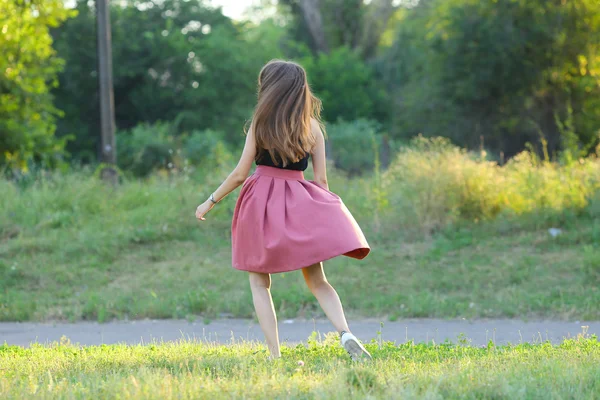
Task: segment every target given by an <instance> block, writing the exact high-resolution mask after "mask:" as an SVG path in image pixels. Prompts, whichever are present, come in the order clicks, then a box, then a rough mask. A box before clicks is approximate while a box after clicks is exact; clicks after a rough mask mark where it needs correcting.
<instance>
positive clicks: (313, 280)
mask: <svg viewBox="0 0 600 400" xmlns="http://www.w3.org/2000/svg"><path fill="white" fill-rule="evenodd" d="M302 274H303V275H304V280H305V281H306V285H307V286H308V288H309V289H310V290H314V289H316V288H319V287H321V286H323V285H325V284H327V278H326V277H325V272H324V271H323V266H322V265H321V263H319V264H315V265H311V266H310V267H308V268H304V269H303V270H302Z"/></svg>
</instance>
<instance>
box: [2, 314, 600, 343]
mask: <svg viewBox="0 0 600 400" xmlns="http://www.w3.org/2000/svg"><path fill="white" fill-rule="evenodd" d="M350 327H351V328H352V331H353V332H354V334H356V336H358V337H359V338H361V339H363V340H365V341H368V340H371V339H372V338H377V332H378V331H380V330H381V334H382V338H383V340H390V341H395V342H397V343H404V342H406V341H407V340H414V341H415V342H417V343H419V342H427V341H431V340H434V341H435V342H436V343H441V342H443V341H444V340H446V339H448V340H451V341H453V342H456V341H457V339H458V337H459V335H461V334H464V335H465V337H466V338H468V339H469V340H470V341H471V344H473V345H478V346H479V345H484V344H486V343H487V342H489V341H490V340H493V341H494V342H495V343H497V344H506V343H509V342H510V343H519V342H530V343H534V342H537V343H539V342H540V341H545V340H550V341H552V342H553V343H558V342H561V341H562V340H563V339H564V338H565V337H574V336H577V335H578V334H580V333H582V331H584V330H587V334H589V335H593V334H595V335H597V336H600V321H599V322H579V321H577V322H559V321H530V322H524V321H518V320H476V321H466V320H436V319H411V320H401V321H396V322H385V323H384V325H383V328H381V325H380V322H379V321H378V320H362V321H351V325H350ZM582 327H584V328H582ZM585 327H588V328H585ZM332 330H333V328H332V327H331V325H330V324H329V322H327V321H320V320H318V321H313V320H310V321H303V320H285V321H280V324H279V335H280V338H281V340H282V341H283V342H288V343H298V342H302V341H306V339H307V338H308V337H309V336H310V335H311V333H312V332H313V331H316V332H320V333H323V334H325V333H327V332H330V331H332ZM63 335H64V336H66V337H68V338H69V339H70V340H71V342H72V343H79V344H81V345H98V344H102V343H106V344H111V343H129V344H135V343H148V342H151V341H153V340H157V341H161V340H163V341H174V340H179V339H182V338H185V339H197V340H206V341H210V342H217V343H227V342H230V341H231V338H232V336H233V337H235V338H236V339H245V340H261V341H262V340H263V336H262V333H261V331H260V327H259V326H258V325H257V324H256V323H254V322H252V321H250V320H240V319H227V320H219V321H214V322H211V323H209V324H205V323H203V322H201V321H195V322H189V321H184V320H142V321H129V322H123V321H117V322H110V323H104V324H99V323H94V322H78V323H74V324H68V323H12V322H8V323H6V322H5V323H0V344H1V343H7V344H9V345H20V346H28V345H29V344H30V343H32V342H39V343H48V342H54V341H58V340H60V338H61V336H63Z"/></svg>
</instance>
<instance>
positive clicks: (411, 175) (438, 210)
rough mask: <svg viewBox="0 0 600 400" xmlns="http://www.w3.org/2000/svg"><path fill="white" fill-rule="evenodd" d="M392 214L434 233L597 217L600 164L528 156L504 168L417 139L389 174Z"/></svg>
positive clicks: (594, 159)
mask: <svg viewBox="0 0 600 400" xmlns="http://www.w3.org/2000/svg"><path fill="white" fill-rule="evenodd" d="M384 185H385V188H386V193H387V194H388V199H387V201H388V202H389V205H390V207H389V210H388V215H389V217H390V218H391V219H392V220H393V221H394V222H395V223H397V224H399V225H400V226H403V227H408V228H411V229H415V230H418V231H420V232H431V231H435V230H438V229H440V228H443V227H447V226H448V225H451V224H453V223H456V222H459V221H461V220H466V221H472V222H478V221H485V220H493V219H495V218H498V217H500V216H502V217H505V218H515V217H523V216H528V215H529V216H537V217H544V216H547V215H555V214H560V213H569V214H574V215H586V214H587V215H589V216H592V217H595V216H598V215H599V214H598V207H597V202H598V199H599V194H600V161H599V160H598V158H597V157H596V156H592V157H589V158H587V159H580V160H578V161H577V162H574V163H570V164H567V165H561V164H558V163H553V162H549V161H541V160H539V159H538V158H537V157H536V156H535V155H534V154H532V153H530V152H523V153H520V154H518V155H517V156H516V157H514V158H513V159H511V160H510V161H509V162H508V163H507V165H505V166H499V165H498V164H497V163H495V162H491V161H487V160H485V159H482V158H481V157H479V156H475V155H473V154H470V153H468V152H467V151H465V150H463V149H460V148H458V147H455V146H453V145H451V144H450V143H449V141H447V140H446V139H443V138H435V139H425V138H421V137H420V138H417V139H416V140H414V141H413V142H412V143H411V145H410V146H408V147H405V148H403V149H402V150H400V152H399V154H398V155H397V157H396V159H395V160H394V162H393V163H392V164H391V166H390V168H389V169H388V170H387V171H386V172H385V174H384Z"/></svg>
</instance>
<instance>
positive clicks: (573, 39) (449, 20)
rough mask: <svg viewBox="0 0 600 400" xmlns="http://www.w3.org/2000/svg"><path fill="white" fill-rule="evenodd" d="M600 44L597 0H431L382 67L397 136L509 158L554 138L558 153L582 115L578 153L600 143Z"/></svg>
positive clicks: (405, 22)
mask: <svg viewBox="0 0 600 400" xmlns="http://www.w3.org/2000/svg"><path fill="white" fill-rule="evenodd" d="M598 43H600V3H598V2H596V1H593V0H575V1H569V2H549V1H542V0H535V1H530V0H527V1H525V0H498V1H494V2H489V1H483V2H482V1H476V0H448V1H446V0H443V1H442V0H431V1H423V2H421V4H420V5H419V6H418V7H416V8H414V9H412V10H408V11H406V12H404V13H403V19H402V22H401V23H400V24H399V28H398V33H397V35H396V38H395V41H394V43H393V44H392V45H391V46H390V48H389V50H388V51H387V55H386V56H385V57H384V61H382V63H383V69H384V70H386V73H385V75H386V81H387V83H388V84H389V85H390V86H391V87H392V90H393V92H394V93H395V100H396V111H397V112H396V113H395V126H396V129H397V132H398V133H399V134H400V135H403V136H406V137H410V136H413V135H415V134H417V133H423V134H424V135H426V136H447V137H450V138H451V139H452V140H453V141H455V142H456V143H459V144H461V145H463V146H469V147H471V148H473V147H476V146H478V145H479V144H480V137H481V136H483V137H484V138H485V143H486V145H487V146H489V147H490V148H492V149H494V150H496V151H504V152H505V153H506V154H508V155H513V154H515V153H517V152H519V151H520V150H521V149H523V147H524V145H525V143H526V142H538V141H539V139H540V137H544V138H545V139H546V140H547V143H548V148H549V151H550V154H553V153H555V152H557V151H558V150H559V149H560V146H561V144H564V143H561V142H564V140H562V139H561V135H562V133H561V129H560V126H561V124H560V121H564V120H566V119H567V118H569V117H570V116H569V115H570V114H571V113H572V116H574V117H572V119H573V123H572V127H571V131H572V132H575V133H576V138H575V140H576V141H577V142H578V144H579V146H578V147H580V148H585V147H586V146H588V145H590V144H593V143H597V135H598V126H600V112H599V111H598V110H600V108H598V107H597V105H598V102H599V101H600V85H598V76H600V74H599V73H598V68H599V66H600V64H599V63H600V58H599V57H598V50H599V48H598ZM569 107H572V112H571V111H569ZM563 131H564V130H563ZM573 139H574V138H571V139H567V142H569V141H572V140H573ZM567 145H568V146H571V147H572V145H569V144H567Z"/></svg>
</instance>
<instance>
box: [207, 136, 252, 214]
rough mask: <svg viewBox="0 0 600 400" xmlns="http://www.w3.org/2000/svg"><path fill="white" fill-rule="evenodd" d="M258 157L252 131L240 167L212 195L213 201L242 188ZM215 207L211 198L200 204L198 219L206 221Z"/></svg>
mask: <svg viewBox="0 0 600 400" xmlns="http://www.w3.org/2000/svg"><path fill="white" fill-rule="evenodd" d="M255 157H256V144H255V142H254V133H253V132H252V129H250V130H249V131H248V135H246V143H245V144H244V151H243V152H242V156H241V157H240V161H239V162H238V165H237V166H236V167H235V169H234V170H233V172H231V174H229V176H228V177H227V179H225V181H223V183H222V184H221V186H219V188H218V189H217V190H216V191H215V192H214V193H213V194H212V197H213V200H214V201H215V202H217V203H218V202H219V201H221V200H222V199H223V198H224V197H225V196H227V195H228V194H229V193H231V192H233V191H234V190H235V189H236V188H237V187H238V186H240V185H241V184H242V183H244V181H245V180H246V178H247V177H248V174H249V173H250V168H252V163H253V162H254V158H255ZM214 206H215V203H213V202H212V201H211V200H210V198H209V199H207V200H206V201H205V202H204V203H202V204H200V205H199V206H198V208H197V209H196V218H198V220H200V221H204V220H205V218H204V216H205V215H206V214H207V213H208V212H209V211H210V210H211V209H212V208H213V207H214Z"/></svg>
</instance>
